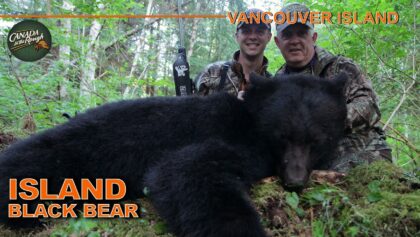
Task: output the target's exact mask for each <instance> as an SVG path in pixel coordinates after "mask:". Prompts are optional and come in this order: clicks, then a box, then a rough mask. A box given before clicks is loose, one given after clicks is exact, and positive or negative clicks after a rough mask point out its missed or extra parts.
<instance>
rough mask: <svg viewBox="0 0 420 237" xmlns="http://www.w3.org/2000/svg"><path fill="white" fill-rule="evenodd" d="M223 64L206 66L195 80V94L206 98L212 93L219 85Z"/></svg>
mask: <svg viewBox="0 0 420 237" xmlns="http://www.w3.org/2000/svg"><path fill="white" fill-rule="evenodd" d="M222 64H223V62H221V63H213V64H210V65H208V66H207V67H206V68H205V69H204V71H202V72H201V73H200V74H198V76H197V78H196V79H195V83H196V84H195V85H196V88H197V92H196V94H198V95H201V96H206V95H209V94H212V93H214V92H215V91H216V90H217V88H218V85H219V83H220V69H221V66H222Z"/></svg>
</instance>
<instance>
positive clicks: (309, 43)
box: [274, 24, 317, 68]
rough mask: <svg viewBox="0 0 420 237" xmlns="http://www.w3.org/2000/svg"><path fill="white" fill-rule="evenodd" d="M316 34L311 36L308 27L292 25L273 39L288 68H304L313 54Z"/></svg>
mask: <svg viewBox="0 0 420 237" xmlns="http://www.w3.org/2000/svg"><path fill="white" fill-rule="evenodd" d="M316 39H317V33H316V32H315V33H314V34H313V35H312V36H311V34H310V32H309V27H307V26H306V25H303V24H293V25H290V26H288V27H287V28H286V29H284V30H283V31H282V32H281V33H280V34H278V35H277V36H276V37H274V41H275V42H276V45H277V47H278V48H279V49H280V51H281V53H282V55H283V57H284V59H285V60H286V63H287V65H288V66H291V67H295V68H300V67H304V66H306V65H307V64H308V63H309V62H310V61H311V59H312V57H313V56H314V53H315V49H314V46H315V41H316Z"/></svg>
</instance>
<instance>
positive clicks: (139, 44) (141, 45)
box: [123, 0, 153, 99]
mask: <svg viewBox="0 0 420 237" xmlns="http://www.w3.org/2000/svg"><path fill="white" fill-rule="evenodd" d="M152 5H153V0H149V1H148V4H147V12H146V14H147V15H150V14H151V13H152ZM151 19H152V18H145V19H144V23H143V30H142V31H141V33H140V36H139V37H138V39H137V40H136V50H135V52H134V59H133V64H132V65H131V69H130V74H129V78H131V77H133V76H134V74H135V72H136V71H137V69H138V65H139V61H140V56H141V55H142V53H143V49H144V42H145V39H146V31H145V29H144V28H145V27H146V26H147V25H148V24H149V22H150V21H151ZM137 79H138V80H140V79H141V78H137ZM131 89H132V88H131V86H130V85H127V87H126V88H125V89H124V93H123V98H124V99H126V98H127V97H128V96H129V93H130V90H131Z"/></svg>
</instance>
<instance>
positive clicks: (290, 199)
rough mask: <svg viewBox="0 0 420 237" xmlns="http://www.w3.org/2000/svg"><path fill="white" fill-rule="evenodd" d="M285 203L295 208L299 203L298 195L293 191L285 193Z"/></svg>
mask: <svg viewBox="0 0 420 237" xmlns="http://www.w3.org/2000/svg"><path fill="white" fill-rule="evenodd" d="M286 203H287V204H288V205H289V206H290V207H291V208H293V209H294V210H296V208H297V207H298V205H299V197H298V195H297V194H296V193H295V192H293V193H286Z"/></svg>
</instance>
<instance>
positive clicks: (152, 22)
mask: <svg viewBox="0 0 420 237" xmlns="http://www.w3.org/2000/svg"><path fill="white" fill-rule="evenodd" d="M191 2H192V1H188V2H186V3H184V4H182V7H184V6H187V5H189V4H190V3H191ZM177 10H178V7H172V8H170V9H168V10H167V11H171V12H172V11H177ZM160 20H162V18H156V19H154V20H152V21H150V22H149V23H148V24H146V25H139V26H138V27H136V28H134V29H132V30H130V31H128V32H127V33H125V34H124V35H122V36H120V37H119V38H117V39H115V40H113V41H112V42H111V43H109V44H108V45H106V46H105V50H108V49H109V48H111V47H113V46H114V45H115V44H116V43H118V42H119V41H121V40H122V39H125V38H127V37H129V36H132V35H134V34H136V33H137V32H139V31H141V30H143V29H145V28H148V27H150V26H151V25H153V24H154V23H156V22H158V21H160Z"/></svg>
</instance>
